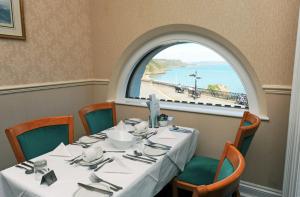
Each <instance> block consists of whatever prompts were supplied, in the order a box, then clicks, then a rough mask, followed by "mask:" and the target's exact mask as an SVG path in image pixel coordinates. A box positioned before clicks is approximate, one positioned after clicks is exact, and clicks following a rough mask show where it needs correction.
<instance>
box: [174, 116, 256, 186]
mask: <svg viewBox="0 0 300 197" xmlns="http://www.w3.org/2000/svg"><path fill="white" fill-rule="evenodd" d="M260 122H261V121H260V119H259V117H257V116H256V115H254V114H252V113H250V112H244V115H243V118H242V120H241V122H240V125H239V128H238V131H237V134H236V137H235V141H234V146H235V147H237V149H238V150H239V151H240V152H241V153H242V155H243V156H244V157H245V156H246V153H247V151H248V149H249V147H250V144H251V141H252V139H253V137H254V135H255V132H256V131H257V128H258V127H259V125H260ZM218 164H219V160H218V159H215V158H210V157H205V156H194V157H193V158H192V159H191V160H190V161H189V162H188V163H187V164H186V166H185V168H184V171H183V172H182V173H181V174H179V175H178V177H177V179H178V180H180V181H182V182H186V183H189V184H192V185H203V184H209V183H213V182H214V179H213V177H214V175H215V174H216V171H217V167H218ZM190 190H191V188H190Z"/></svg>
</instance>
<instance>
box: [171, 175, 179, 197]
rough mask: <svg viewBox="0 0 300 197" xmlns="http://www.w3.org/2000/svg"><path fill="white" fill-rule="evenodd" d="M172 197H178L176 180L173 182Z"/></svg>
mask: <svg viewBox="0 0 300 197" xmlns="http://www.w3.org/2000/svg"><path fill="white" fill-rule="evenodd" d="M172 197H178V188H177V184H176V178H175V179H173V181H172Z"/></svg>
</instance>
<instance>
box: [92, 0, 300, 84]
mask: <svg viewBox="0 0 300 197" xmlns="http://www.w3.org/2000/svg"><path fill="white" fill-rule="evenodd" d="M298 8H299V0H289V1H282V0H251V1H250V0H248V1H240V0H224V1H216V0H214V1H204V0H188V1H182V0H143V1H140V0H123V1H118V0H110V1H105V0H101V1H99V0H94V1H93V9H94V12H93V17H92V19H93V27H94V28H95V30H94V34H93V40H94V47H95V50H94V53H95V68H96V73H97V77H99V78H107V77H108V76H111V75H112V74H113V73H112V72H113V70H114V68H115V67H116V64H117V61H119V58H120V56H121V54H122V53H123V52H124V51H125V49H126V48H127V47H128V46H129V45H130V44H131V43H132V42H133V41H134V40H135V39H137V38H138V37H139V36H141V35H142V34H144V33H146V32H147V31H150V30H152V29H155V28H157V27H160V26H164V25H169V24H190V25H196V26H199V27H203V28H206V29H209V30H211V31H214V32H216V33H217V34H219V35H221V36H223V37H224V38H225V39H227V40H228V41H229V42H231V43H232V44H233V45H235V46H236V47H237V48H238V49H239V50H240V51H241V52H242V53H243V54H244V56H245V57H246V58H247V59H248V61H249V62H250V64H251V65H252V66H253V68H254V70H255V71H256V74H257V75H258V77H259V80H260V82H261V83H262V84H287V85H289V84H291V79H292V66H293V57H294V49H295V39H296V27H297V20H298Z"/></svg>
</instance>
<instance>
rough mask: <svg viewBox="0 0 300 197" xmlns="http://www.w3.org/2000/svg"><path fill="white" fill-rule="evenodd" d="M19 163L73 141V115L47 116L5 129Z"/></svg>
mask: <svg viewBox="0 0 300 197" xmlns="http://www.w3.org/2000/svg"><path fill="white" fill-rule="evenodd" d="M5 133H6V136H7V138H8V140H9V142H10V145H11V147H12V149H13V151H14V154H15V157H16V159H17V161H18V163H20V162H23V161H25V160H29V159H32V158H34V157H37V156H40V155H42V154H45V153H47V152H49V151H51V150H53V149H54V148H56V147H57V146H58V145H59V144H60V143H61V142H63V143H64V144H70V143H73V138H74V121H73V116H56V117H46V118H41V119H38V120H32V121H29V122H25V123H21V124H18V125H16V126H14V127H11V128H7V129H6V130H5Z"/></svg>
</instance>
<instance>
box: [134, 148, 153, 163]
mask: <svg viewBox="0 0 300 197" xmlns="http://www.w3.org/2000/svg"><path fill="white" fill-rule="evenodd" d="M133 154H134V155H135V156H137V157H141V156H144V157H148V158H149V159H151V160H153V161H157V159H156V158H154V157H150V156H148V155H144V154H143V153H141V152H139V151H137V150H135V151H133Z"/></svg>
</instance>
